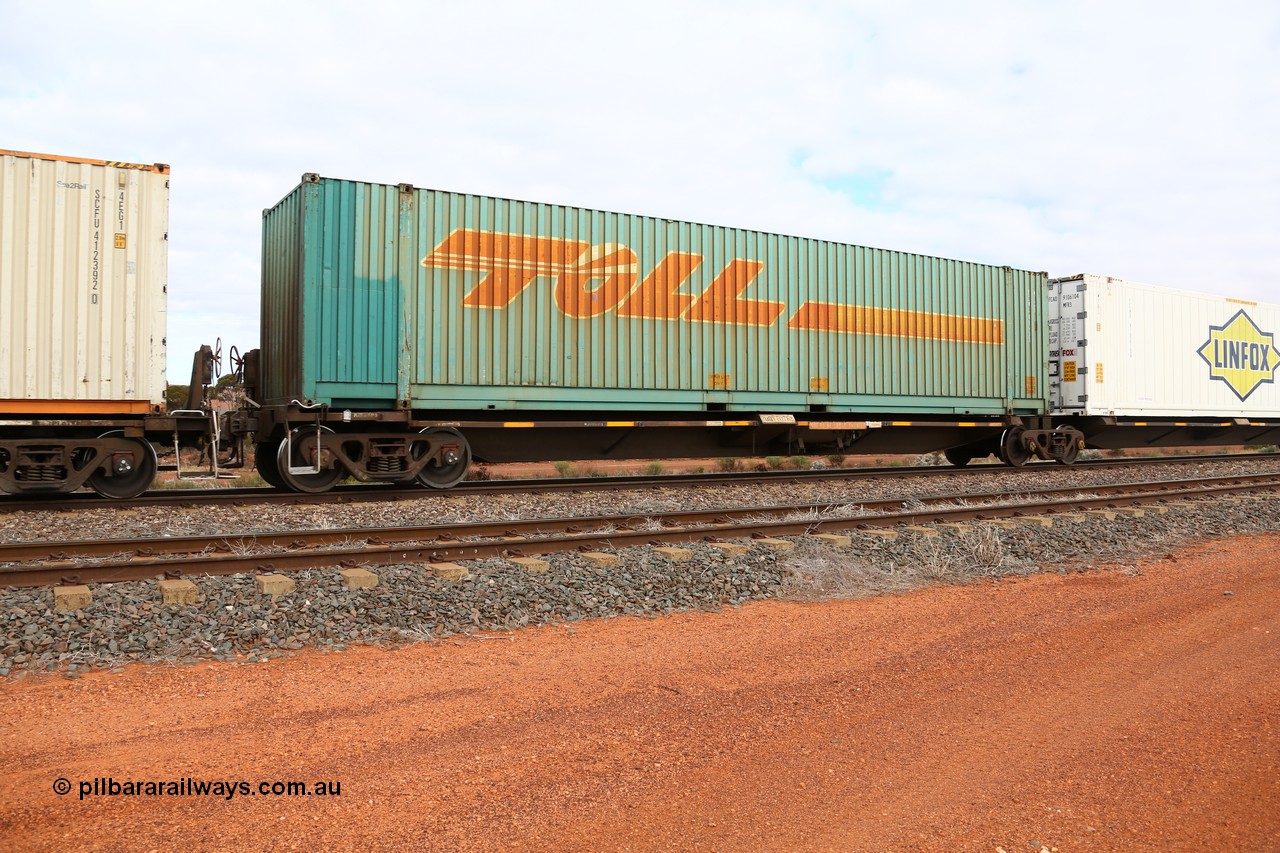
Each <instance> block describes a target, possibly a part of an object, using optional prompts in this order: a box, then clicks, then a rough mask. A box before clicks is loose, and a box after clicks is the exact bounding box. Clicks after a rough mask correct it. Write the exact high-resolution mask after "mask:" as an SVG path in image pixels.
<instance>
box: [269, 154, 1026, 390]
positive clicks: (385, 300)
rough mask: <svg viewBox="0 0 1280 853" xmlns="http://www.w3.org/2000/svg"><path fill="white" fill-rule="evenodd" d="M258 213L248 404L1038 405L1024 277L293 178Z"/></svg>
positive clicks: (703, 227)
mask: <svg viewBox="0 0 1280 853" xmlns="http://www.w3.org/2000/svg"><path fill="white" fill-rule="evenodd" d="M263 216H264V223H263V292H262V303H263V305H262V307H263V312H262V324H263V328H262V341H263V353H264V355H263V371H264V393H263V395H262V396H263V400H262V401H263V402H265V403H268V404H270V403H278V402H288V401H289V400H291V399H297V400H300V401H304V402H320V403H326V404H329V405H344V406H350V407H356V406H360V407H364V408H370V409H376V408H387V407H392V406H396V405H408V406H411V407H413V408H422V409H434V410H468V409H495V410H498V411H504V410H512V411H517V410H530V411H534V410H543V411H553V410H566V411H567V410H571V409H572V410H583V411H609V410H614V411H627V410H634V411H662V410H668V411H704V410H705V409H706V408H707V407H708V405H709V404H716V406H717V408H719V407H721V406H723V407H724V408H726V409H728V410H730V411H748V410H759V411H770V410H773V411H797V412H799V411H807V410H808V409H809V408H811V407H814V406H819V407H824V408H825V410H827V411H830V412H847V413H856V412H866V413H868V414H874V413H908V412H921V413H925V412H927V413H955V414H975V415H977V414H981V415H994V414H1002V413H1005V412H1008V411H1012V412H1013V413H1016V414H1045V413H1046V412H1047V405H1046V404H1047V399H1046V398H1047V396H1048V387H1047V386H1048V382H1047V361H1048V359H1047V298H1048V297H1047V278H1048V277H1047V274H1045V273H1043V272H1035V271H1031V270H1023V269H1019V268H1015V267H1011V266H997V265H994V264H986V263H982V262H978V261H964V260H957V259H951V258H943V257H939V256H932V255H921V254H917V253H912V252H905V251H902V250H894V249H879V248H875V247H869V246H862V245H859V244H853V243H841V242H839V241H835V240H829V239H823V238H813V237H800V236H794V235H787V234H781V233H776V232H764V231H752V230H749V229H742V228H733V227H729V226H722V225H709V224H704V223H698V222H691V221H684V220H672V219H665V218H659V217H652V216H644V215H641V214H626V213H616V212H612V211H606V210H599V209H594V208H577V207H570V206H566V205H559V204H554V203H549V202H534V201H522V200H517V199H510V198H502V197H495V196H483V195H477V194H471V193H455V192H449V191H443V190H433V189H428V188H421V187H416V186H412V185H409V184H375V183H366V182H361V181H352V180H345V179H338V178H322V177H319V176H317V175H310V174H308V175H304V179H303V181H302V182H301V183H300V184H299V185H298V186H297V187H295V188H294V189H293V190H291V191H290V192H289V193H288V194H287V195H286V196H285V197H284V198H283V199H282V200H281V201H280V202H279V203H277V204H276V205H275V206H273V207H271V208H268V209H266V210H264V211H263ZM504 252H505V253H506V254H503V253H504ZM495 253H496V254H495ZM681 254H684V255H687V256H689V257H691V258H694V259H695V260H694V261H692V262H691V263H692V266H689V268H688V269H681V270H679V271H677V270H676V266H678V265H675V264H673V263H672V259H673V258H675V257H676V256H677V255H681ZM704 259H705V261H706V263H703V261H704ZM521 264H523V265H524V266H523V268H520V265H521ZM664 265H669V266H670V268H668V266H664ZM686 266H688V265H687V264H686ZM535 267H536V268H537V269H536V271H530V270H534V268H535ZM660 268H661V269H660ZM664 271H665V273H666V274H667V277H666V278H665V279H662V275H663V274H664ZM504 277H505V278H504ZM516 279H520V281H519V282H517V283H516V284H514V285H513V284H511V281H515V280H516ZM659 279H662V282H661V283H658V284H653V282H654V281H657V280H659ZM601 281H603V284H600V283H599V282H601ZM485 282H488V284H487V285H485ZM494 282H498V283H497V284H495V283H494ZM521 282H522V283H521ZM617 282H621V283H617ZM482 285H484V286H482ZM610 287H614V288H615V290H610ZM553 289H554V299H553V293H552V291H553ZM615 291H616V292H615ZM642 291H645V294H644V298H645V300H649V301H645V302H644V304H643V306H639V307H637V306H638V305H639V302H640V301H641V300H640V299H639V297H640V295H641V292H642ZM713 291H714V292H715V298H714V299H713V298H712V292H713ZM653 299H657V300H659V301H661V300H663V299H665V300H667V302H668V305H667V306H666V308H665V309H664V308H663V307H662V306H657V307H656V308H655V307H654V305H652V304H650V302H651V301H652V300H653ZM597 303H600V304H597ZM600 305H603V307H600ZM593 306H594V307H593ZM672 306H674V307H672ZM664 310H666V311H667V312H668V313H663V311H664ZM655 311H656V313H655ZM672 312H674V313H672ZM391 388H394V389H395V393H394V395H391V394H390V393H389V389H391ZM338 389H343V390H342V394H341V396H339V395H338V394H337V393H336V392H337V391H338ZM975 401H979V402H980V403H981V405H974V403H975Z"/></svg>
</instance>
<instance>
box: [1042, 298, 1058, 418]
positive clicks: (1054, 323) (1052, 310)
mask: <svg viewBox="0 0 1280 853" xmlns="http://www.w3.org/2000/svg"><path fill="white" fill-rule="evenodd" d="M1047 287H1048V288H1049V299H1048V306H1049V307H1048V313H1047V315H1046V319H1047V322H1048V325H1049V411H1051V412H1060V411H1062V382H1061V371H1062V349H1061V346H1060V345H1059V343H1058V327H1059V323H1060V318H1059V313H1058V294H1059V293H1060V292H1061V291H1062V282H1061V281H1060V280H1058V279H1056V278H1051V279H1049V282H1048V284H1047Z"/></svg>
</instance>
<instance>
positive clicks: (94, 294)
mask: <svg viewBox="0 0 1280 853" xmlns="http://www.w3.org/2000/svg"><path fill="white" fill-rule="evenodd" d="M168 199H169V175H168V167H158V166H135V165H131V164H123V163H120V164H115V163H106V162H103V161H86V160H73V159H67V158H55V157H51V156H49V155H40V154H27V153H21V152H0V306H2V310H0V400H12V401H18V400H21V401H41V400H43V401H60V402H61V401H126V402H131V403H144V404H157V405H158V404H162V403H163V402H164V391H165V375H164V368H165V346H164V336H165V286H166V283H167V275H168V243H167V231H168ZM10 408H12V406H10ZM72 411H74V407H73V408H72Z"/></svg>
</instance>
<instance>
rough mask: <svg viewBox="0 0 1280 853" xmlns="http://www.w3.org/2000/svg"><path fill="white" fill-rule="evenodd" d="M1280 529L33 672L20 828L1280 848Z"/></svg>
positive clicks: (18, 719) (687, 843)
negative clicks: (945, 577) (417, 631)
mask: <svg viewBox="0 0 1280 853" xmlns="http://www.w3.org/2000/svg"><path fill="white" fill-rule="evenodd" d="M1278 554H1280V536H1267V537H1254V538H1250V539H1239V540H1232V541H1222V542H1215V543H1211V544H1207V545H1203V546H1199V547H1197V548H1195V549H1192V550H1190V551H1184V552H1180V553H1179V554H1178V555H1177V556H1176V559H1174V560H1164V561H1160V562H1156V563H1148V564H1143V565H1142V566H1141V567H1140V571H1138V572H1132V571H1110V572H1091V573H1087V574H1072V575H1065V576H1061V575H1042V576H1037V577H1033V578H1029V579H1024V580H1018V581H1011V580H1004V581H1000V582H998V583H983V584H978V585H972V586H967V587H938V588H932V589H926V590H920V591H917V592H913V593H910V594H907V595H902V596H894V597H886V598H879V599H873V600H864V601H844V602H828V603H819V604H796V603H783V602H768V603H760V604H753V605H751V606H747V607H743V608H741V609H740V610H736V611H728V612H724V613H714V614H703V613H697V614H684V615H677V616H672V617H669V618H663V619H654V620H641V619H618V620H609V621H596V622H589V623H579V624H577V625H574V626H554V627H545V628H540V629H539V628H535V629H527V630H524V631H520V632H518V633H516V634H514V635H501V637H500V638H498V639H489V638H488V635H486V637H485V638H463V639H460V640H458V641H457V642H443V643H434V644H419V645H414V646H410V647H406V648H402V649H397V650H385V649H375V648H358V649H354V650H351V651H347V652H342V653H334V654H319V653H308V654H303V655H300V656H298V657H294V658H289V659H280V660H275V661H271V662H269V663H265V664H252V665H250V664H245V665H234V664H213V665H207V664H199V665H194V666H175V667H154V666H152V667H132V668H129V669H127V670H125V671H123V672H120V673H100V674H94V675H90V676H86V677H84V678H82V679H79V680H75V681H69V680H66V679H62V678H28V679H23V680H20V681H18V682H15V683H11V684H8V685H7V686H5V687H4V689H3V691H2V693H0V708H2V709H3V715H2V716H0V719H2V720H3V723H0V726H2V729H0V731H2V732H3V735H2V737H0V789H2V790H3V799H2V804H0V846H3V847H7V848H9V849H19V848H22V849H33V848H34V849H66V848H75V849H79V848H90V847H91V848H98V849H103V848H112V849H115V848H124V847H128V848H131V849H172V848H173V847H176V846H182V847H184V848H193V849H239V848H254V849H265V848H272V849H307V850H309V849H317V848H339V849H355V848H365V849H390V848H409V849H440V850H498V849H514V850H548V849H555V850H672V849H678V850H699V849H707V850H842V851H850V850H853V851H859V850H875V851H882V850H885V851H905V850H976V851H992V853H995V851H997V850H999V849H1003V850H1004V851H1007V853H1015V851H1017V853H1025V851H1040V850H1041V848H1042V847H1043V848H1046V849H1048V850H1050V851H1053V850H1058V851H1075V850H1107V851H1135V850H1160V851H1167V850H1256V851H1263V850H1277V849H1280V679H1278V678H1277V672H1280V556H1278ZM1226 593H1231V594H1230V595H1228V594H1226ZM494 636H497V635H494ZM508 637H512V638H511V639H509V638H508ZM59 777H65V778H66V779H68V780H70V781H71V783H72V791H71V793H69V794H67V795H66V796H58V795H56V794H55V793H54V792H53V790H52V786H53V784H54V781H55V779H57V778H59ZM94 777H113V778H114V779H115V780H116V781H117V782H123V781H128V780H159V781H166V780H177V779H183V778H186V777H193V778H195V779H198V780H211V781H212V780H219V779H231V780H246V781H248V782H250V783H251V784H252V785H254V786H255V787H256V785H257V783H258V782H260V781H275V780H301V781H307V782H313V781H317V780H326V781H340V782H341V796H338V797H332V796H329V797H316V796H309V797H305V798H302V797H294V798H286V797H268V796H260V795H249V796H242V795H236V796H235V797H234V798H233V799H231V800H229V801H228V800H226V799H223V798H219V797H212V796H207V797H178V796H166V797H150V798H148V797H126V796H115V797H110V796H98V797H94V796H89V797H87V798H85V799H80V798H79V796H78V783H79V782H80V781H82V780H85V781H88V780H92V779H93V778H94Z"/></svg>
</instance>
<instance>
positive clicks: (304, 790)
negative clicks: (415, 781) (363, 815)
mask: <svg viewBox="0 0 1280 853" xmlns="http://www.w3.org/2000/svg"><path fill="white" fill-rule="evenodd" d="M76 788H77V789H78V790H79V792H80V799H82V800H83V799H85V798H86V797H221V798H222V799H224V800H231V799H234V798H235V797H257V796H263V797H340V796H342V782H341V781H328V780H320V781H318V782H297V781H292V782H280V781H274V782H245V781H241V780H238V779H218V780H214V781H208V780H205V779H193V778H191V777H190V776H188V777H187V778H185V779H169V780H163V781H160V780H154V779H146V780H139V779H126V780H124V781H118V780H117V779H115V778H113V777H110V776H99V777H96V778H94V779H92V780H88V779H81V780H80V781H79V782H78V783H77V784H76ZM53 790H54V793H56V794H58V795H59V796H63V795H66V794H69V793H71V790H72V785H71V781H70V780H69V779H67V778H65V777H59V778H58V779H56V780H54V783H53Z"/></svg>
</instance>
